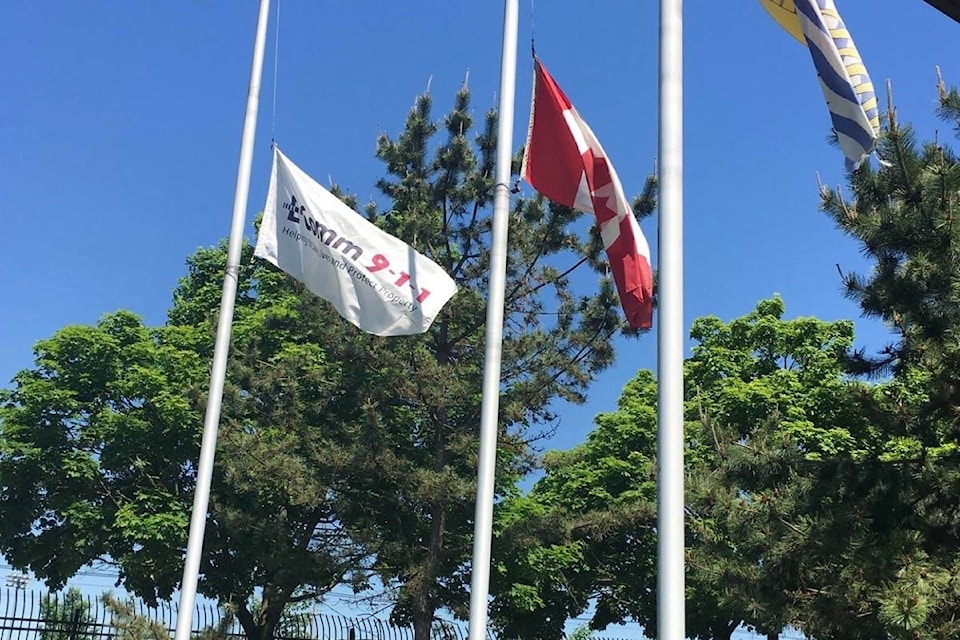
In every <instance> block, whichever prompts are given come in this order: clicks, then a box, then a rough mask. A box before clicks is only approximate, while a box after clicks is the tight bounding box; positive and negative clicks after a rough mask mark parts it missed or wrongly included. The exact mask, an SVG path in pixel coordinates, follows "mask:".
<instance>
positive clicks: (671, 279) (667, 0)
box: [657, 0, 685, 640]
mask: <svg viewBox="0 0 960 640" xmlns="http://www.w3.org/2000/svg"><path fill="white" fill-rule="evenodd" d="M659 167H660V168H659V174H660V175H659V194H660V195H659V199H660V205H659V210H660V215H659V223H660V224H659V232H660V239H659V246H660V256H659V262H660V269H659V279H660V282H659V288H660V291H659V297H660V308H659V310H658V315H659V328H658V331H657V338H658V340H657V351H658V355H657V359H658V363H657V364H658V366H657V371H658V389H659V391H658V394H659V398H658V403H657V407H658V413H659V416H658V420H657V424H658V428H657V448H658V453H657V459H658V461H659V466H658V476H659V477H658V478H657V486H658V497H657V502H658V509H657V621H658V625H657V626H658V629H657V638H658V639H659V640H683V639H684V633H685V631H684V575H683V572H684V535H683V524H684V522H683V520H684V505H683V443H684V439H683V335H684V334H683V2H682V0H660V152H659Z"/></svg>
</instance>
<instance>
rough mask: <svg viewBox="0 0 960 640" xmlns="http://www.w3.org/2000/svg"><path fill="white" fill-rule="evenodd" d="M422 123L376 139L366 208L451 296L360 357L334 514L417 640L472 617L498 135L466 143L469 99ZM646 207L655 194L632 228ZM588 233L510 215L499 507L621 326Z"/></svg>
mask: <svg viewBox="0 0 960 640" xmlns="http://www.w3.org/2000/svg"><path fill="white" fill-rule="evenodd" d="M431 109H432V101H431V97H430V96H429V95H422V96H420V97H419V98H418V99H417V100H416V102H415V104H414V106H413V108H412V110H411V111H410V113H409V115H408V117H407V120H406V123H405V125H404V128H403V130H402V131H401V132H400V134H399V135H397V136H396V137H395V138H391V137H390V136H388V135H386V134H384V135H382V136H381V137H380V139H379V141H378V145H377V156H378V157H379V158H380V159H381V160H382V161H383V162H384V164H385V167H386V174H387V175H386V177H385V178H383V179H382V180H380V181H379V182H378V188H379V190H380V192H381V195H382V196H383V197H384V198H385V199H386V201H387V204H386V205H385V207H383V208H386V209H388V213H381V211H380V209H379V208H378V207H376V206H374V205H371V206H369V207H368V209H367V210H368V214H369V215H370V217H371V218H372V219H374V220H375V221H377V223H378V224H379V225H380V226H382V227H383V228H384V229H386V230H387V231H389V232H391V233H393V234H395V235H397V236H399V237H401V238H404V239H406V240H408V241H411V242H412V244H413V245H414V246H415V247H416V248H417V249H418V250H420V251H422V252H423V253H425V254H426V255H428V256H430V257H431V258H432V259H433V260H435V261H436V262H438V263H439V264H441V265H442V266H443V267H444V268H445V269H446V270H447V271H448V272H449V273H450V274H451V276H452V277H453V278H454V279H455V280H456V282H457V285H458V287H459V292H458V293H457V294H456V297H455V298H454V299H453V300H452V301H451V303H450V304H449V305H448V307H447V309H446V310H445V311H444V313H442V314H441V315H440V316H439V317H438V318H437V319H436V321H435V322H434V325H433V327H432V328H431V330H430V331H429V332H428V333H426V334H425V335H423V336H417V337H409V338H401V339H397V340H391V341H388V342H382V341H381V342H375V343H370V342H367V343H366V344H367V346H366V347H365V348H368V349H370V350H371V351H370V352H369V353H370V355H369V356H368V357H365V360H366V361H369V362H375V363H376V366H375V367H371V369H372V370H371V371H370V374H369V375H370V376H372V381H371V385H370V387H368V388H369V389H371V390H377V391H376V392H373V391H372V392H371V393H372V395H371V397H370V399H369V401H368V402H369V403H370V405H371V406H372V407H375V410H372V411H369V412H368V413H367V414H366V416H365V422H364V423H363V425H362V426H361V428H360V431H359V433H358V437H357V438H356V442H357V443H358V446H357V447H356V448H355V449H354V455H355V458H354V461H353V463H352V465H351V470H352V473H351V474H350V477H349V479H348V480H347V481H346V482H345V486H346V487H347V489H346V490H345V492H344V493H343V494H342V496H341V497H342V502H341V506H340V512H339V513H340V515H341V517H342V518H343V521H344V522H345V523H347V524H348V526H349V528H350V531H351V535H352V536H353V538H354V539H356V540H358V541H361V542H362V543H363V544H364V546H365V547H366V548H367V549H369V550H370V551H371V553H373V554H375V556H376V563H375V565H374V569H375V571H376V572H377V574H378V576H379V578H380V579H381V581H382V582H383V583H384V584H385V585H387V587H388V588H389V589H391V590H393V592H394V593H395V594H396V596H395V597H396V606H395V607H394V609H393V613H392V617H393V620H394V621H395V622H397V623H412V624H413V626H414V630H415V638H416V640H426V638H428V637H429V634H430V628H431V625H432V624H433V621H434V618H435V614H436V611H437V610H438V609H440V608H448V609H450V610H452V611H453V612H454V613H455V614H457V615H461V616H463V615H465V613H466V604H467V599H468V591H467V584H468V582H469V570H470V567H469V558H470V551H471V540H472V532H473V529H472V526H473V513H474V501H475V495H476V469H477V447H478V438H477V425H478V424H479V414H480V404H481V396H480V388H481V378H482V373H483V358H484V355H483V352H484V345H483V340H484V334H485V322H486V315H485V311H486V299H487V270H488V265H489V257H490V218H489V214H490V205H491V198H492V190H493V164H494V151H495V130H496V117H495V114H494V113H487V114H486V116H485V118H484V120H483V122H482V124H481V126H480V127H479V131H478V132H474V120H473V116H472V113H471V107H470V96H469V92H468V91H467V89H466V87H464V88H463V89H462V90H461V91H460V92H459V93H458V94H457V96H456V99H455V104H454V108H453V109H452V110H451V111H450V113H449V114H447V116H446V117H445V118H444V119H443V120H442V122H440V123H437V122H434V121H433V119H432V111H431ZM515 169H516V167H515ZM653 197H654V185H653V183H652V181H650V182H648V184H647V186H646V190H645V192H644V194H643V196H642V197H641V199H640V201H639V202H638V206H637V210H638V212H639V213H640V214H641V215H642V214H647V213H650V211H651V210H652V201H653ZM590 222H591V221H589V220H585V219H584V217H583V215H582V214H581V213H578V212H575V211H572V210H570V209H568V208H565V207H559V206H556V205H554V204H552V203H545V202H543V201H542V200H541V199H539V198H534V199H523V198H517V199H516V200H515V201H514V206H513V208H512V211H511V212H510V231H509V233H510V241H509V254H508V260H507V286H506V302H505V321H504V340H503V365H502V377H501V382H502V385H501V393H502V395H501V405H500V406H501V409H500V433H499V438H498V465H497V476H496V477H497V493H498V495H503V494H504V492H505V491H508V490H509V489H510V488H511V487H512V486H513V485H514V483H515V482H516V480H517V478H519V477H520V476H521V475H522V474H523V473H525V472H526V471H527V470H528V469H529V465H530V464H531V460H532V458H531V455H530V442H531V441H533V440H535V439H536V438H537V437H539V435H540V433H542V431H541V429H543V428H550V425H551V424H552V422H553V420H554V418H555V416H554V414H553V412H552V410H551V406H552V403H553V402H554V400H556V399H558V398H562V399H564V400H567V401H572V402H582V401H583V400H584V393H585V391H586V388H587V386H588V384H589V383H590V381H591V380H592V379H593V377H594V375H595V374H596V373H597V372H599V371H601V370H603V369H604V368H606V367H607V366H608V365H609V364H610V363H611V362H612V360H613V356H614V354H613V351H612V348H611V345H610V339H611V338H612V336H613V335H614V334H615V333H616V332H617V331H620V330H622V329H624V328H625V324H624V323H623V322H622V321H621V319H620V317H619V315H618V312H617V309H618V306H619V303H618V300H617V298H616V293H615V290H614V288H613V286H612V282H611V281H610V280H609V279H608V278H601V277H599V276H598V275H594V277H593V278H590V277H589V274H590V273H591V269H592V270H593V272H594V273H595V272H597V271H600V270H602V268H603V258H602V256H601V255H600V252H601V250H602V246H601V243H600V240H599V236H598V234H597V233H596V232H589V231H588V229H589V228H590V227H591V225H590ZM582 272H586V274H583V275H582ZM584 279H586V283H587V284H586V286H582V285H581V286H580V287H579V289H578V288H577V287H575V286H574V283H575V282H577V281H579V282H581V283H583V282H584ZM631 333H632V334H633V335H635V333H636V332H631Z"/></svg>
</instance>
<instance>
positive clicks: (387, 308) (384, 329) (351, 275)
mask: <svg viewBox="0 0 960 640" xmlns="http://www.w3.org/2000/svg"><path fill="white" fill-rule="evenodd" d="M254 255H256V256H259V257H260V258H263V259H264V260H267V261H268V262H272V263H273V264H275V265H276V266H278V267H280V268H281V269H283V270H284V271H286V272H287V273H288V274H290V275H291V276H293V277H294V278H296V279H297V280H299V281H300V282H302V283H304V284H305V285H306V287H307V288H308V289H309V290H310V291H312V292H313V293H315V294H316V295H318V296H320V297H321V298H323V299H324V300H327V301H329V302H330V303H332V304H333V306H334V307H335V308H336V309H337V311H338V312H339V313H340V315H341V316H343V317H344V318H346V319H347V320H349V321H350V322H352V323H353V324H354V325H356V326H357V327H359V328H360V329H363V330H364V331H367V332H368V333H373V334H375V335H378V336H401V335H410V334H415V333H423V332H424V331H426V330H427V329H428V328H430V324H431V323H432V322H433V319H434V318H435V317H436V316H437V314H438V313H440V309H442V308H443V305H444V304H446V303H447V301H448V300H449V299H450V298H451V297H452V296H453V294H454V293H456V292H457V285H456V283H455V282H454V281H453V279H452V278H451V277H450V276H449V275H447V272H446V271H444V270H443V268H442V267H440V265H438V264H436V263H435V262H433V261H432V260H430V259H429V258H427V257H426V256H424V255H422V254H420V253H418V252H417V251H415V250H414V249H413V248H412V247H410V246H409V245H408V244H407V243H405V242H403V241H402V240H399V239H397V238H395V237H393V236H392V235H390V234H389V233H387V232H385V231H382V230H381V229H379V228H378V227H377V226H376V225H374V224H373V223H371V222H370V221H368V220H367V219H366V218H364V217H363V216H361V215H360V214H359V213H357V212H356V211H354V210H353V209H351V208H350V207H348V206H347V205H346V204H344V203H343V202H342V201H340V200H339V199H338V198H337V197H336V196H334V195H333V194H332V193H330V192H329V191H327V190H326V189H324V188H323V187H322V186H321V185H319V184H318V183H317V182H316V181H315V180H313V179H312V178H311V177H310V176H308V175H307V174H306V173H304V172H303V170H302V169H300V167H298V166H297V165H295V164H294V163H293V162H291V161H290V159H289V158H287V157H286V156H284V155H283V154H282V153H280V150H279V149H277V148H276V147H274V153H273V171H272V172H271V175H270V190H269V193H268V194H267V203H266V205H265V206H264V211H263V221H262V222H261V224H260V233H259V237H258V238H257V248H256V251H255V252H254Z"/></svg>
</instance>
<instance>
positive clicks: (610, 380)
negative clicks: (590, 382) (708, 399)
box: [0, 0, 960, 448]
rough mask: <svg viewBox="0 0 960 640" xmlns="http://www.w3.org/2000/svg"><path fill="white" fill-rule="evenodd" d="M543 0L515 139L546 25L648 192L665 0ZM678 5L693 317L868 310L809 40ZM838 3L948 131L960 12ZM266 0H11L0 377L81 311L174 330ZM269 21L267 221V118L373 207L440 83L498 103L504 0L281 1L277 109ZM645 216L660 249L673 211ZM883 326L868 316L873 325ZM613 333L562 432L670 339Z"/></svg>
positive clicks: (297, 155) (623, 168) (262, 152)
mask: <svg viewBox="0 0 960 640" xmlns="http://www.w3.org/2000/svg"><path fill="white" fill-rule="evenodd" d="M532 1H533V0H524V1H523V2H521V11H520V55H519V61H520V64H519V68H518V74H517V76H518V79H517V105H516V125H515V129H514V149H517V148H519V146H520V144H521V142H522V136H523V134H524V132H525V128H526V120H527V117H528V109H529V100H530V87H531V73H532V63H531V60H530V57H529V53H528V52H529V40H530V37H531V33H532V25H535V36H536V44H537V52H538V54H539V55H540V57H541V58H542V59H543V61H544V63H545V64H546V65H547V67H548V68H549V69H550V71H551V73H552V74H553V75H554V76H555V78H556V79H557V81H558V82H559V83H560V85H561V86H562V87H563V88H564V90H565V91H566V93H567V94H568V96H569V97H570V98H571V100H572V101H573V102H574V104H575V105H576V106H577V108H578V110H579V111H580V113H581V114H582V115H583V117H584V118H585V119H586V120H587V122H589V123H590V125H591V126H592V128H593V129H594V131H595V132H596V134H597V136H598V137H599V139H600V140H601V142H602V144H603V145H604V147H605V149H606V151H607V153H608V155H609V157H610V158H611V160H612V161H613V163H614V165H615V167H616V169H617V172H618V173H619V175H620V177H621V180H622V181H623V183H624V187H625V189H626V191H627V192H628V194H632V193H636V192H638V191H639V190H640V188H641V187H642V185H643V179H644V176H646V175H647V174H648V173H649V171H650V170H651V168H652V166H653V164H654V158H655V156H656V153H657V149H656V141H657V111H656V109H657V4H656V2H654V1H652V0H646V1H642V2H641V1H638V0H598V1H596V2H590V3H586V2H582V1H577V2H575V1H573V0H552V1H550V2H545V1H541V2H536V3H535V4H534V5H533V6H531V3H532ZM686 5H687V6H686V9H685V37H686V41H685V107H684V119H685V168H686V171H685V179H686V183H685V259H684V263H685V320H686V326H687V327H689V324H690V322H691V321H692V320H693V319H694V318H696V317H698V316H702V315H718V316H720V317H722V318H724V319H731V318H734V317H737V316H739V315H742V314H744V313H746V312H748V311H749V310H751V309H752V308H753V306H754V305H755V303H756V302H757V301H758V300H759V299H762V298H765V297H768V296H770V295H771V294H773V293H774V292H779V293H780V294H781V295H783V297H784V299H785V301H786V304H787V312H788V315H790V316H797V315H815V316H818V317H820V318H823V319H837V318H851V319H853V318H856V317H857V309H856V308H855V307H854V306H853V305H852V304H851V303H849V302H848V301H846V300H845V299H844V298H843V297H842V295H841V292H840V283H839V277H838V274H837V269H836V266H835V265H836V264H838V263H839V264H840V265H841V267H842V268H843V269H844V270H845V271H847V270H851V269H857V268H860V267H862V266H863V265H864V262H863V260H862V258H861V257H860V256H859V255H858V250H857V246H856V245H855V244H854V243H853V242H852V241H851V240H849V239H848V238H845V237H844V236H842V235H841V234H840V233H839V232H838V231H837V230H836V229H834V227H833V225H832V224H831V222H830V221H829V220H828V219H827V218H826V216H825V215H824V214H822V213H820V212H818V210H817V205H818V194H817V187H816V180H815V173H816V172H820V175H821V176H822V178H823V180H824V181H825V182H826V183H828V184H831V185H834V184H838V183H841V182H843V180H844V176H843V158H842V155H841V153H840V152H839V150H837V149H835V148H833V147H831V146H830V145H828V144H827V143H826V138H827V135H828V132H829V117H828V113H827V111H826V107H825V105H824V102H823V98H822V95H821V93H820V89H819V86H818V83H817V79H816V76H815V74H814V70H813V65H812V63H811V60H810V56H809V54H808V53H807V51H806V50H805V48H804V47H802V46H801V45H799V44H798V43H797V42H796V41H794V40H793V39H792V38H790V37H789V36H788V35H787V34H785V33H784V32H782V31H781V30H780V29H779V27H778V26H777V25H776V24H775V23H774V22H773V21H772V20H770V19H769V18H768V16H767V15H766V13H765V12H764V11H763V9H762V8H761V7H760V6H759V4H758V3H757V2H755V1H747V2H742V3H741V2H736V3H731V2H702V1H698V0H692V1H689V2H687V3H686ZM838 5H839V9H840V11H841V12H842V14H843V16H844V19H845V21H846V23H847V25H848V27H849V28H850V30H851V32H852V34H853V37H854V39H855V40H856V43H857V45H858V47H859V49H860V52H861V54H862V56H863V58H864V61H865V63H866V65H867V67H868V69H869V70H870V73H871V75H872V77H873V80H874V83H875V84H876V85H878V88H879V87H882V85H883V83H884V82H885V80H886V79H887V78H889V79H891V80H892V82H893V86H894V93H895V97H896V103H897V106H898V113H899V115H900V118H901V120H902V121H910V122H913V123H915V124H916V125H917V129H918V132H919V134H920V136H921V138H928V137H930V136H932V135H933V133H934V131H935V129H937V128H942V127H941V125H940V124H939V123H938V121H936V120H935V118H934V116H933V108H934V106H935V99H936V90H935V72H934V67H935V65H940V66H941V68H942V70H943V74H944V77H945V79H946V81H947V82H948V83H951V82H953V83H960V63H958V61H957V60H958V59H957V56H956V46H955V44H956V41H957V37H958V35H960V25H958V24H956V23H954V22H952V21H950V20H949V19H947V18H946V17H944V16H943V15H941V14H939V13H937V12H936V11H935V10H933V9H932V8H930V7H929V6H927V5H926V4H925V3H924V2H922V1H921V0H906V1H904V0H874V1H871V2H854V1H853V0H848V1H846V2H842V1H840V0H838ZM256 9H257V7H256V2H254V0H244V1H236V0H233V1H231V2H215V1H212V0H198V1H193V2H187V1H186V0H170V1H168V2H155V3H146V2H129V1H127V0H101V1H100V2H94V3H89V2H88V3H80V2H72V1H66V0H60V1H54V0H49V1H47V2H42V3H41V2H26V1H21V2H16V1H15V2H7V3H4V17H3V20H2V21H0V56H2V59H3V60H4V64H3V65H2V66H0V86H2V87H3V99H2V100H0V167H2V170H0V219H2V222H3V226H4V233H3V234H2V235H0V255H3V257H4V265H5V266H4V275H5V277H4V285H5V287H4V291H3V294H2V295H3V305H2V309H3V311H2V312H0V381H2V384H4V385H5V384H6V382H7V381H8V380H9V379H10V378H11V377H12V376H13V374H14V373H15V372H16V371H17V370H19V369H21V368H24V367H27V366H30V365H31V363H32V353H31V348H32V346H33V344H34V343H35V342H36V341H38V340H41V339H43V338H47V337H49V336H51V335H52V334H53V333H54V332H55V331H56V330H57V329H59V328H61V327H63V326H65V325H68V324H73V323H92V322H95V321H96V320H97V318H98V317H99V316H100V315H101V314H103V313H107V312H110V311H114V310H117V309H130V310H133V311H135V312H137V313H139V314H141V315H143V316H144V317H145V319H146V321H147V322H148V323H151V324H159V323H162V322H163V320H164V318H165V312H166V309H167V307H168V305H169V303H170V301H171V293H172V290H173V288H174V286H175V285H176V282H177V278H178V277H180V276H181V275H183V273H184V259H185V257H186V256H187V255H189V254H190V253H192V252H193V251H194V250H195V249H197V248H198V247H202V246H208V245H212V244H215V243H216V242H217V241H218V240H219V239H221V238H223V237H225V236H226V235H227V233H228V231H229V224H230V213H231V208H232V203H233V191H234V184H235V178H236V171H237V157H238V151H239V144H240V132H241V126H242V120H243V111H244V106H245V97H246V91H247V81H248V77H249V71H250V58H251V47H252V42H253V33H254V27H255V21H256ZM276 16H277V12H276V6H275V5H274V7H273V10H272V20H271V30H270V34H269V39H268V49H267V59H266V64H265V69H264V83H263V92H262V95H261V109H260V117H259V126H258V129H257V139H256V140H257V141H256V146H255V154H254V166H253V177H252V185H251V192H250V204H249V209H248V227H247V228H248V234H250V237H251V238H252V219H253V216H254V215H255V214H256V212H258V211H259V210H260V209H261V208H262V206H263V202H264V197H265V192H266V187H267V181H268V178H269V175H268V174H269V163H270V153H269V146H270V139H271V137H272V135H273V131H274V128H275V136H276V139H277V141H278V143H279V144H280V145H281V147H282V148H283V149H284V152H285V153H286V154H287V155H289V156H290V157H291V159H293V160H294V161H295V162H296V163H297V164H298V165H299V166H301V167H302V168H303V169H304V170H306V171H307V172H309V173H311V174H312V175H313V176H314V177H316V178H317V179H318V180H319V181H320V182H323V183H326V181H327V176H331V177H332V178H333V179H334V180H335V181H336V182H338V183H339V184H340V185H342V186H343V187H344V188H346V189H348V190H350V191H352V192H354V193H356V194H357V195H358V196H359V197H360V198H361V199H366V198H368V197H370V196H372V195H374V193H375V188H374V183H375V181H376V180H377V178H378V177H380V176H381V175H382V170H381V166H380V164H379V162H378V161H377V160H376V159H375V158H374V155H373V152H374V143H375V140H376V136H377V134H378V132H379V131H381V130H382V131H387V132H390V133H395V132H397V131H399V129H400V127H401V126H402V123H403V120H404V118H405V116H406V113H407V111H408V109H409V108H410V105H411V104H412V102H413V99H414V97H415V96H416V95H417V94H419V93H420V92H422V91H423V90H424V89H425V88H426V86H427V84H428V81H430V83H431V88H432V93H433V95H434V101H435V108H436V113H437V115H438V116H439V115H442V113H444V112H445V110H446V109H447V108H448V107H449V106H450V104H451V102H452V97H453V95H454V92H455V91H456V89H457V87H459V85H460V84H461V82H462V81H463V79H464V76H465V74H466V73H467V71H468V70H469V82H470V87H471V89H472V90H473V99H474V106H475V109H476V112H477V114H478V115H479V114H481V113H482V112H483V111H484V110H486V109H487V108H488V107H489V106H492V105H494V104H495V94H496V89H497V86H498V82H499V69H500V60H499V56H500V46H501V20H502V5H501V3H499V2H472V3H467V2H442V1H440V0H425V1H420V2H387V1H384V0H380V1H365V2H360V1H353V2H317V1H313V0H312V1H306V0H283V1H282V6H281V8H280V41H279V62H278V65H277V68H278V70H279V73H278V74H277V77H276V117H275V119H274V118H273V116H272V113H273V103H274V99H273V92H274V86H275V78H274V72H273V70H274V56H273V52H274V37H275V32H274V29H275V27H276ZM531 18H533V19H531ZM948 135H949V132H946V131H945V132H944V133H943V134H942V136H943V137H944V138H946V137H947V136H948ZM524 191H525V193H527V194H530V193H532V191H531V189H530V188H529V187H528V186H526V185H525V186H524ZM642 227H643V229H644V232H645V233H646V235H647V237H648V238H649V239H650V241H651V244H652V245H653V247H654V256H656V235H657V234H656V217H655V216H654V217H651V218H648V219H647V220H645V221H644V222H643V223H642ZM655 322H656V319H655ZM884 335H885V334H884V330H883V328H882V327H879V326H877V325H875V324H873V323H869V322H865V321H858V338H859V342H861V343H863V344H867V345H874V346H875V345H878V344H880V343H881V342H882V340H883V337H884ZM618 345H619V346H620V349H619V353H618V362H617V364H616V366H615V367H613V368H611V369H610V370H609V371H607V372H605V373H604V374H603V375H602V376H601V377H600V378H599V379H598V380H597V382H596V383H595V385H594V386H593V387H592V389H591V392H590V396H589V401H588V403H587V404H586V405H585V406H583V407H574V408H563V419H562V424H561V426H560V429H559V431H558V433H557V435H556V436H555V437H554V439H553V440H552V441H551V442H550V443H549V444H550V446H553V447H561V448H566V447H569V446H572V445H574V444H576V443H578V442H580V441H582V440H583V438H584V436H585V434H586V432H587V431H588V430H589V428H590V423H591V420H592V418H593V416H594V415H595V414H596V413H598V412H602V411H607V410H611V409H613V408H614V407H615V402H616V398H617V396H618V395H619V392H620V390H621V388H622V387H623V385H624V384H625V383H626V381H627V380H629V378H630V377H631V376H632V375H633V374H634V373H635V372H636V371H637V369H639V368H644V367H654V366H655V364H656V339H655V334H653V333H650V334H648V335H647V336H645V337H643V338H641V339H639V340H636V341H622V342H618Z"/></svg>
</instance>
